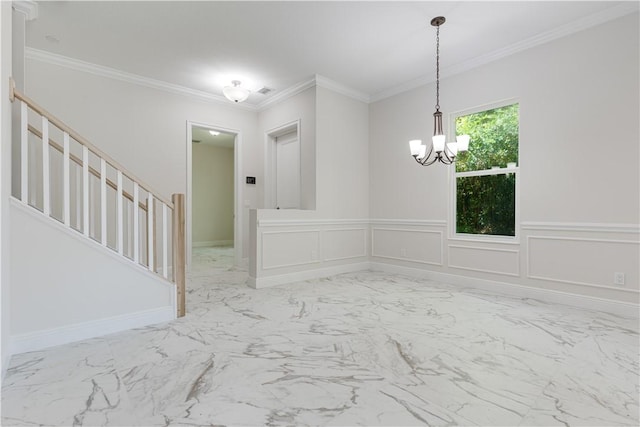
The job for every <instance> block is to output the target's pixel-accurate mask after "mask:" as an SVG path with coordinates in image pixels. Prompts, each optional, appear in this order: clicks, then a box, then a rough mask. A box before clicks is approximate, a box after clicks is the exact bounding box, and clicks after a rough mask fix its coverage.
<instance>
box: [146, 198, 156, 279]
mask: <svg viewBox="0 0 640 427" xmlns="http://www.w3.org/2000/svg"><path fill="white" fill-rule="evenodd" d="M153 235H154V232H153V194H151V193H149V198H148V199H147V257H148V258H149V259H148V265H149V270H151V271H154V269H155V267H154V265H153V264H154V262H153V249H154V242H153Z"/></svg>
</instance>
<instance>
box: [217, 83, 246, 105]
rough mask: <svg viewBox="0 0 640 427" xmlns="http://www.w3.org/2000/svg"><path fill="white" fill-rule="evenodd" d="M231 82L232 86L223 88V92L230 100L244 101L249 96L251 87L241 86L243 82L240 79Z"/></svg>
mask: <svg viewBox="0 0 640 427" xmlns="http://www.w3.org/2000/svg"><path fill="white" fill-rule="evenodd" d="M231 84H232V86H225V87H223V88H222V93H224V96H226V97H227V99H228V100H229V101H233V102H242V101H244V100H245V99H247V98H248V97H249V89H246V88H243V87H241V86H240V85H241V84H242V82H240V80H233V81H232V82H231Z"/></svg>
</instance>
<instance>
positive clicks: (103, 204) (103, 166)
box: [100, 158, 107, 246]
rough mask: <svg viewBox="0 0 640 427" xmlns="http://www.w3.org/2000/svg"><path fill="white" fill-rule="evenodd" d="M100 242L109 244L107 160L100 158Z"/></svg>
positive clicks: (103, 244)
mask: <svg viewBox="0 0 640 427" xmlns="http://www.w3.org/2000/svg"><path fill="white" fill-rule="evenodd" d="M100 225H101V227H100V243H101V244H102V246H107V162H106V161H105V160H104V159H102V158H101V159H100Z"/></svg>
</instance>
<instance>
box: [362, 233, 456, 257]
mask: <svg viewBox="0 0 640 427" xmlns="http://www.w3.org/2000/svg"><path fill="white" fill-rule="evenodd" d="M442 247H443V235H442V231H438V230H415V229H402V228H382V227H374V228H372V230H371V255H372V256H373V257H378V258H388V259H394V260H400V261H411V262H418V263H422V264H432V265H442V262H443V256H442V253H443V249H442Z"/></svg>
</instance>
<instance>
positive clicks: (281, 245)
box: [262, 230, 320, 270]
mask: <svg viewBox="0 0 640 427" xmlns="http://www.w3.org/2000/svg"><path fill="white" fill-rule="evenodd" d="M319 253H320V230H304V231H303V230H300V231H299V230H292V231H264V232H263V233H262V269H263V270H269V269H274V268H283V267H292V266H296V265H304V264H312V263H317V262H319Z"/></svg>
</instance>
